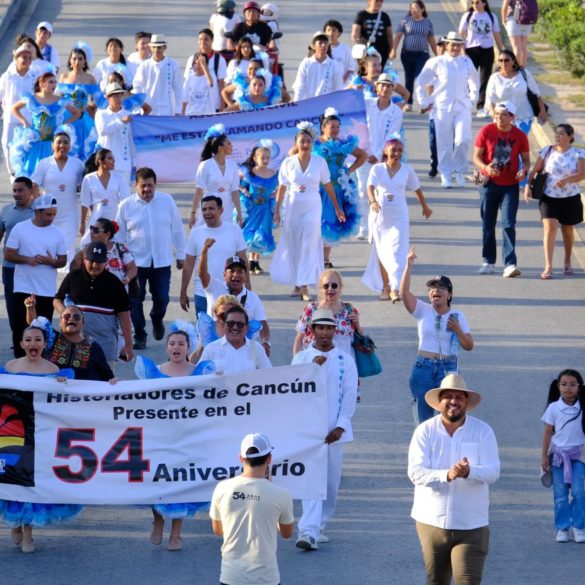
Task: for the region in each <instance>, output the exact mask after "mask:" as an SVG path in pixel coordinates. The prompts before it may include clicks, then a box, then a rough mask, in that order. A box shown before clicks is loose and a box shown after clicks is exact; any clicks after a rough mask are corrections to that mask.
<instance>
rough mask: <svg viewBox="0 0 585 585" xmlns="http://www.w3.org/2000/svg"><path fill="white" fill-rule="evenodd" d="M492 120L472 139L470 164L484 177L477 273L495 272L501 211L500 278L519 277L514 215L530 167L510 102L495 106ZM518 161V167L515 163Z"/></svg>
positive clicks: (514, 111) (524, 143) (527, 144)
mask: <svg viewBox="0 0 585 585" xmlns="http://www.w3.org/2000/svg"><path fill="white" fill-rule="evenodd" d="M494 116H495V119H496V121H495V122H493V123H491V124H487V125H486V126H484V127H483V128H482V129H481V130H480V131H479V133H478V134H477V137H476V139H475V145H474V149H473V162H474V164H475V166H477V168H478V169H479V170H480V172H481V174H482V175H483V177H484V181H483V184H482V185H481V186H480V188H479V193H480V197H481V207H480V209H481V221H482V230H483V248H482V256H483V264H482V265H481V268H480V269H479V273H480V274H493V273H494V272H495V270H496V222H497V220H498V210H499V209H501V210H502V235H503V249H502V255H503V259H502V260H503V262H504V272H503V273H502V276H503V277H504V278H514V277H516V276H520V270H518V268H517V266H516V264H517V260H516V214H517V212H518V203H519V200H520V181H522V180H523V179H525V178H526V177H527V173H528V170H529V168H530V146H529V143H528V137H527V136H526V134H524V132H522V130H520V129H519V128H517V127H516V126H514V119H515V117H516V107H515V106H514V104H513V103H512V102H500V103H498V104H496V107H495V113H494ZM520 160H522V168H520V165H519V161H520Z"/></svg>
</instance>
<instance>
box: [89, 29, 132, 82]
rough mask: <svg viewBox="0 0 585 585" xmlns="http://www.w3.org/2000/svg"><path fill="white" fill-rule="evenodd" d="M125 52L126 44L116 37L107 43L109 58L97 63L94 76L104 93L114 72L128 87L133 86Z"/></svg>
mask: <svg viewBox="0 0 585 585" xmlns="http://www.w3.org/2000/svg"><path fill="white" fill-rule="evenodd" d="M123 50H124V43H123V42H122V41H121V40H120V39H117V38H115V37H112V38H111V39H108V40H107V41H106V52H107V53H108V56H107V57H106V58H105V59H101V60H100V61H98V62H97V63H96V66H95V67H94V70H93V76H94V77H95V80H96V81H97V82H98V83H99V85H100V88H101V90H102V91H105V89H106V86H107V85H108V77H109V76H110V73H112V71H117V72H118V73H120V74H121V75H122V76H123V77H124V83H125V84H126V85H127V86H131V85H132V72H131V71H130V70H129V69H128V66H127V65H126V58H125V57H124V54H123V53H122V51H123Z"/></svg>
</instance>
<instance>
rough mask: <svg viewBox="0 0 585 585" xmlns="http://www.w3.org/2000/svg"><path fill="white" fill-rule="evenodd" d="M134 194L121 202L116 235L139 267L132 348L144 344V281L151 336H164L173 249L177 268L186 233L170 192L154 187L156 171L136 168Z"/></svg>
mask: <svg viewBox="0 0 585 585" xmlns="http://www.w3.org/2000/svg"><path fill="white" fill-rule="evenodd" d="M136 191H137V192H136V194H135V195H132V196H131V197H127V198H126V199H124V200H123V201H122V203H120V207H119V209H118V217H117V218H116V220H117V222H118V224H119V225H120V231H119V236H118V237H119V239H120V241H121V242H125V243H126V244H127V246H128V248H129V249H130V252H131V253H132V255H133V256H134V259H135V261H136V266H137V267H138V275H137V277H136V278H137V280H138V286H139V289H140V296H138V297H135V296H132V297H131V298H130V301H131V312H132V324H133V325H134V349H144V348H145V347H146V337H147V335H146V330H145V326H146V320H145V318H144V309H143V306H142V304H143V303H144V299H145V297H146V283H147V282H148V287H149V289H150V293H151V295H152V309H151V311H150V319H151V321H152V329H153V336H154V338H155V339H156V340H160V339H162V338H163V337H164V334H165V326H164V323H163V319H164V317H165V314H166V312H167V306H168V304H169V290H170V286H171V264H172V263H173V252H174V256H175V258H176V266H177V269H178V270H181V269H182V268H183V263H184V261H185V233H184V231H183V222H182V221H181V216H180V214H179V210H178V208H177V204H176V203H175V200H174V199H173V197H171V195H169V194H168V193H163V192H161V191H157V190H156V173H155V172H154V171H153V170H152V169H149V168H147V167H144V168H142V169H138V170H137V171H136Z"/></svg>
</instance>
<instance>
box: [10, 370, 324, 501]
mask: <svg viewBox="0 0 585 585" xmlns="http://www.w3.org/2000/svg"><path fill="white" fill-rule="evenodd" d="M327 430H328V429H327V389H326V385H325V380H324V377H323V370H322V368H319V367H318V366H316V365H315V364H309V365H300V366H287V367H281V368H273V369H266V370H257V371H253V372H245V373H238V374H233V375H228V376H215V375H212V376H190V377H185V378H161V379H155V380H140V381H128V382H119V383H118V384H116V385H114V386H111V385H109V384H107V383H105V382H87V381H75V380H70V381H67V382H66V383H60V382H57V381H56V380H54V379H50V378H38V377H32V376H11V375H2V377H1V378H0V498H2V499H6V500H17V501H25V502H39V503H55V504H59V503H69V504H155V503H181V502H203V501H209V500H210V499H211V494H212V492H213V489H214V487H215V485H216V484H217V482H218V481H220V480H222V479H227V478H229V477H233V476H234V475H237V474H238V473H240V471H241V467H240V461H239V449H240V442H241V440H242V438H243V437H244V436H245V435H246V434H248V433H252V432H261V433H265V434H266V435H268V437H269V438H270V440H271V443H272V446H273V454H272V460H273V465H272V474H273V481H274V482H275V483H276V484H278V485H281V486H283V487H286V488H287V489H288V490H289V491H290V492H291V494H292V495H293V497H294V498H308V499H324V498H325V496H326V473H327V451H326V449H327V448H326V446H325V444H324V439H325V436H326V435H327Z"/></svg>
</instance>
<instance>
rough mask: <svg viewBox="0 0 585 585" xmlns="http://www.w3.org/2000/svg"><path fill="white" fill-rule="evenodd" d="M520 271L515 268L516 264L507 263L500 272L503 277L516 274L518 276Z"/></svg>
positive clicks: (511, 276) (512, 276)
mask: <svg viewBox="0 0 585 585" xmlns="http://www.w3.org/2000/svg"><path fill="white" fill-rule="evenodd" d="M521 274H522V273H521V272H520V270H518V268H516V264H509V265H508V266H506V268H504V272H502V276H503V277H504V278H514V277H516V276H520V275H521Z"/></svg>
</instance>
